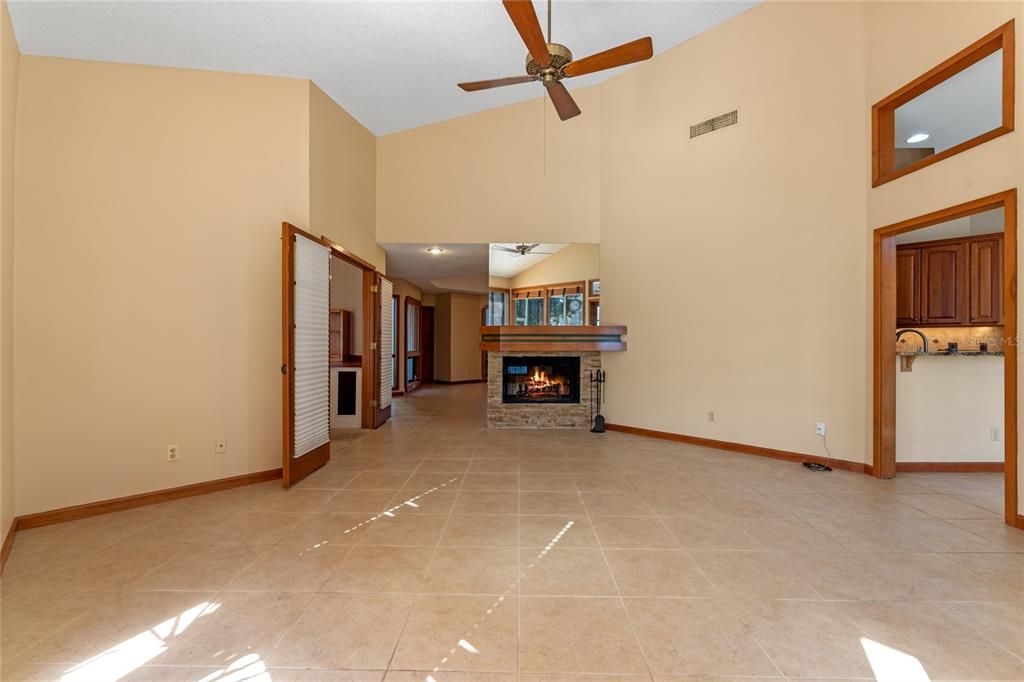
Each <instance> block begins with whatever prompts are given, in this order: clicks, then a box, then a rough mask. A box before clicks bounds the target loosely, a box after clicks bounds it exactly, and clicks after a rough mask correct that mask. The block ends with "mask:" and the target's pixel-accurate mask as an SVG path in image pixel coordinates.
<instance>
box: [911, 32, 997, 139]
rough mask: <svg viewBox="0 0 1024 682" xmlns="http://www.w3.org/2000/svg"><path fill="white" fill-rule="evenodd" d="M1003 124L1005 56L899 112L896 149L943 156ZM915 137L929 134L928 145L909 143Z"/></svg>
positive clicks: (991, 59) (976, 66)
mask: <svg viewBox="0 0 1024 682" xmlns="http://www.w3.org/2000/svg"><path fill="white" fill-rule="evenodd" d="M1002 122H1003V53H1002V50H1000V51H998V52H995V53H993V54H990V55H989V56H988V57H985V58H984V59H982V60H981V61H980V62H978V63H976V64H974V65H972V66H970V67H968V68H967V69H964V70H963V71H961V72H960V73H958V74H957V75H955V76H953V77H952V78H950V79H948V80H945V81H943V82H942V83H939V84H938V85H936V86H935V87H934V88H932V89H931V90H929V91H928V92H926V93H924V94H923V95H920V96H919V97H917V98H915V99H912V100H910V101H909V102H907V103H906V104H904V105H903V106H901V107H899V108H898V109H896V146H897V147H932V148H934V149H935V151H936V152H941V151H943V150H945V149H949V148H950V147H953V146H955V145H958V144H960V143H961V142H964V141H966V140H969V139H971V138H972V137H976V136H978V135H981V134H982V133H987V132H988V131H990V130H992V129H993V128H998V127H999V126H1000V125H1001V124H1002ZM914 133H928V134H929V135H930V137H929V138H928V139H927V140H925V141H924V142H917V143H913V144H911V143H907V141H906V140H907V138H908V137H910V136H911V135H913V134H914Z"/></svg>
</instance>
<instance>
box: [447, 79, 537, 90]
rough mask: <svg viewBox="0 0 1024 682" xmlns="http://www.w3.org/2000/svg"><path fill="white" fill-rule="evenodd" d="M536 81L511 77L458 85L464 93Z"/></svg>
mask: <svg viewBox="0 0 1024 682" xmlns="http://www.w3.org/2000/svg"><path fill="white" fill-rule="evenodd" d="M535 80H537V77H536V76H511V77H509V78H493V79H491V80H489V81H472V82H470V83H459V87H460V88H462V89H463V90H465V91H466V92H476V91H477V90H487V89H489V88H500V87H504V86H506V85H518V84H520V83H529V82H531V81H535Z"/></svg>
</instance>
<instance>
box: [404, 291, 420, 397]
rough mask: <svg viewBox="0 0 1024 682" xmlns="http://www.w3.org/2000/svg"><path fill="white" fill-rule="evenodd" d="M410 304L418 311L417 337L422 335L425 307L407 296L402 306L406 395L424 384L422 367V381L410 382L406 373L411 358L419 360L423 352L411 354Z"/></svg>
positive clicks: (417, 351) (415, 299) (416, 299)
mask: <svg viewBox="0 0 1024 682" xmlns="http://www.w3.org/2000/svg"><path fill="white" fill-rule="evenodd" d="M410 303H411V304H412V305H413V307H414V308H416V311H417V312H416V333H417V335H418V334H419V333H420V327H421V324H420V323H421V321H422V318H421V316H420V309H421V308H422V307H423V302H422V301H420V299H418V298H415V297H413V296H406V297H405V305H404V306H402V322H403V324H402V383H403V384H404V388H405V395H409V394H410V393H412V392H413V391H415V390H416V389H417V388H419V387H420V384H421V383H422V378H423V367H422V366H421V367H420V379H421V381H415V382H410V381H409V376H408V374H407V373H406V372H407V371H408V369H409V358H410V357H413V358H419V357H420V355H421V351H419V350H414V351H411V352H412V353H413V355H410V354H409V353H410V351H409V304H410ZM417 341H419V339H417ZM417 345H419V344H418V343H417Z"/></svg>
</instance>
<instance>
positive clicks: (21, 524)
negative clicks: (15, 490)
mask: <svg viewBox="0 0 1024 682" xmlns="http://www.w3.org/2000/svg"><path fill="white" fill-rule="evenodd" d="M277 478H281V469H280V468H278V469H268V470H267V471H257V472H254V473H251V474H242V475H241V476H229V477H228V478H218V479H216V480H213V481H204V482H202V483H192V484H191V485H183V486H179V487H177V488H166V489H164V490H155V491H153V492H150V493H140V494H138V495H129V496H127V497H118V498H115V499H112V500H101V501H99V502H88V503H86V504H78V505H75V506H73V507H63V508H61V509H51V510H50V511H44V512H37V513H35V514H26V515H24V516H19V517H17V518H15V519H14V525H15V528H16V529H17V530H27V529H29V528H38V527H40V526H49V525H52V524H54V523H63V522H64V521H74V520H76V519H84V518H87V517H90V516H99V515H101V514H109V513H111V512H116V511H124V510H125V509H134V508H136V507H145V506H148V505H151V504H159V503H160V502H169V501H171V500H180V499H182V498H184V497H193V496H195V495H205V494H207V493H215V492H219V491H221V490H229V489H230V488H238V487H241V486H244V485H252V484H254V483H264V482H266V481H273V480H274V479H277Z"/></svg>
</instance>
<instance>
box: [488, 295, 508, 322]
mask: <svg viewBox="0 0 1024 682" xmlns="http://www.w3.org/2000/svg"><path fill="white" fill-rule="evenodd" d="M507 302H508V292H507V291H491V292H489V293H488V294H487V319H486V323H487V324H489V325H495V326H500V325H503V324H506V322H505V307H506V305H507Z"/></svg>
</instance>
